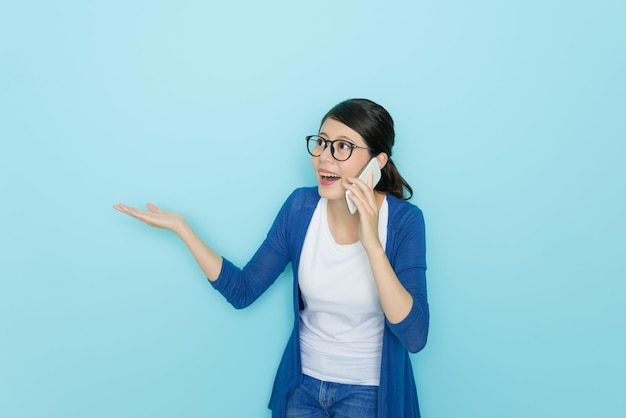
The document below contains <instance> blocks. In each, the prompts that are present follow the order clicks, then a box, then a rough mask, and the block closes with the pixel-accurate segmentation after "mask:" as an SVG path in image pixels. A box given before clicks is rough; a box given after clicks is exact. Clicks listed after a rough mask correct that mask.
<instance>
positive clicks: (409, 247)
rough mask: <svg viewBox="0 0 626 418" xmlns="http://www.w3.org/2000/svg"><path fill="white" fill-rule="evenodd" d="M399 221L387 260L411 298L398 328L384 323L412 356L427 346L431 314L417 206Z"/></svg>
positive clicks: (423, 233) (421, 224) (424, 254)
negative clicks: (409, 308) (409, 305)
mask: <svg viewBox="0 0 626 418" xmlns="http://www.w3.org/2000/svg"><path fill="white" fill-rule="evenodd" d="M408 208H409V210H407V211H405V213H403V215H401V216H400V217H399V219H398V220H397V221H396V223H395V225H394V239H393V242H390V243H389V244H392V245H391V247H392V248H388V252H387V256H388V257H389V260H390V262H391V265H392V267H393V269H394V271H395V273H396V276H398V279H399V280H400V283H402V285H403V286H404V288H405V289H406V290H407V291H408V292H409V293H410V294H411V296H412V297H413V306H412V307H411V310H410V311H409V313H408V315H407V316H406V318H404V319H403V320H402V321H400V322H399V323H397V324H392V323H390V322H389V321H387V326H388V327H389V329H390V330H391V331H392V332H393V333H394V334H395V335H396V336H397V337H398V339H399V340H400V341H401V342H402V344H403V345H404V346H405V347H406V349H407V350H408V351H410V352H411V353H416V352H418V351H420V350H421V349H422V348H424V346H425V345H426V340H427V337H428V324H429V319H430V313H429V308H428V298H427V294H426V240H425V228H424V217H423V215H422V212H421V210H420V209H419V208H417V206H414V205H409V206H408Z"/></svg>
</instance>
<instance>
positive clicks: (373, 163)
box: [346, 157, 380, 215]
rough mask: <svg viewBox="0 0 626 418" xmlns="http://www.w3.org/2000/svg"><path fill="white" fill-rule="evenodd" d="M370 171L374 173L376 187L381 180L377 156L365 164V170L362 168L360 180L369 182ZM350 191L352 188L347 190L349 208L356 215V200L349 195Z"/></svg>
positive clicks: (373, 185) (374, 185) (359, 175)
mask: <svg viewBox="0 0 626 418" xmlns="http://www.w3.org/2000/svg"><path fill="white" fill-rule="evenodd" d="M369 173H374V183H373V184H372V187H376V185H377V184H378V182H379V181H380V167H379V166H378V160H377V159H376V157H374V158H372V159H371V160H370V161H369V162H368V163H367V164H366V165H365V167H363V170H361V172H360V173H359V174H358V175H357V177H358V178H359V180H362V181H364V182H365V183H367V177H368V176H369ZM350 193H352V192H351V191H350V190H346V203H347V204H348V210H349V211H350V213H351V214H353V215H354V213H356V211H357V207H356V205H355V204H354V202H353V201H352V200H350V198H349V197H348V195H349V194H350Z"/></svg>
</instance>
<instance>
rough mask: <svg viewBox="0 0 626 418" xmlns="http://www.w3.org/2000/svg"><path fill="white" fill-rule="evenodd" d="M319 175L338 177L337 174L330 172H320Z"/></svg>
mask: <svg viewBox="0 0 626 418" xmlns="http://www.w3.org/2000/svg"><path fill="white" fill-rule="evenodd" d="M320 176H322V177H332V178H337V179H338V178H339V177H340V176H338V175H337V174H331V173H320Z"/></svg>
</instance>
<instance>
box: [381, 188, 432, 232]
mask: <svg viewBox="0 0 626 418" xmlns="http://www.w3.org/2000/svg"><path fill="white" fill-rule="evenodd" d="M387 204H388V207H389V222H388V228H389V227H390V228H394V229H402V228H406V227H407V226H410V225H415V226H421V227H422V228H423V225H424V214H423V213H422V210H421V209H420V208H419V207H417V206H416V205H414V204H413V203H410V202H408V201H406V200H402V199H398V198H397V197H395V196H391V195H387Z"/></svg>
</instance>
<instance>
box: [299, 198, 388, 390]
mask: <svg viewBox="0 0 626 418" xmlns="http://www.w3.org/2000/svg"><path fill="white" fill-rule="evenodd" d="M387 218H388V207H387V199H385V201H384V202H383V205H382V207H381V208H380V212H379V217H378V236H379V238H380V242H381V243H382V245H383V248H384V247H385V243H386V241H387ZM298 277H299V286H300V291H301V294H302V299H303V301H304V306H305V307H304V310H302V311H301V312H300V347H301V348H300V351H301V356H302V371H303V373H304V374H306V375H309V376H312V377H314V378H316V379H319V380H323V381H328V382H335V383H343V384H353V385H373V386H378V385H379V380H380V361H381V352H382V336H383V328H384V323H385V317H384V314H383V309H382V307H381V305H380V300H379V298H378V291H377V289H376V284H375V282H374V276H373V274H372V270H371V267H370V264H369V259H368V258H367V253H366V252H365V249H364V248H363V245H362V244H361V242H360V241H357V242H356V243H354V244H349V245H340V244H337V243H336V242H335V240H334V238H333V236H332V235H331V233H330V229H329V227H328V218H327V200H326V199H324V198H321V199H320V201H319V202H318V204H317V208H316V209H315V212H314V213H313V218H312V219H311V224H310V225H309V229H308V230H307V234H306V238H305V240H304V246H303V248H302V254H301V257H300V266H299V269H298Z"/></svg>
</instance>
